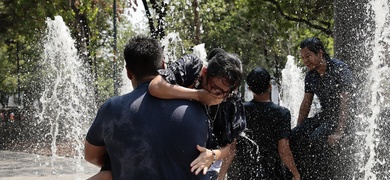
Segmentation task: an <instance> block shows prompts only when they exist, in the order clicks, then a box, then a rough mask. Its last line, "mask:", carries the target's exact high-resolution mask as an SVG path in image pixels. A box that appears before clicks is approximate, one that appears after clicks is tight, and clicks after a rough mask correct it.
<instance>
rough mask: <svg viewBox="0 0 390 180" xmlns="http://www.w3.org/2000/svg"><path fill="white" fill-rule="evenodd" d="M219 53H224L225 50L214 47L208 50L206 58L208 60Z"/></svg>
mask: <svg viewBox="0 0 390 180" xmlns="http://www.w3.org/2000/svg"><path fill="white" fill-rule="evenodd" d="M219 53H226V51H225V50H223V49H221V48H214V49H212V50H211V51H210V52H209V54H207V57H206V60H207V61H210V60H211V59H212V58H213V57H214V56H215V55H217V54H219Z"/></svg>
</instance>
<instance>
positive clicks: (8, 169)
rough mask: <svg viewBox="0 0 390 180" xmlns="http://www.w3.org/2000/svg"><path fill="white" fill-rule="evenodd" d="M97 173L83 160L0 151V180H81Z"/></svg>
mask: <svg viewBox="0 0 390 180" xmlns="http://www.w3.org/2000/svg"><path fill="white" fill-rule="evenodd" d="M97 172H99V168H98V167H96V166H94V165H92V164H89V163H88V162H86V161H85V160H83V159H75V158H66V157H50V156H44V155H36V154H27V153H21V152H11V151H0V180H3V179H4V180H5V179H7V180H19V179H20V180H22V179H23V180H25V179H28V180H30V179H31V180H49V179H50V180H51V179H61V180H76V179H80V180H82V179H87V178H89V177H91V176H92V175H94V174H96V173H97Z"/></svg>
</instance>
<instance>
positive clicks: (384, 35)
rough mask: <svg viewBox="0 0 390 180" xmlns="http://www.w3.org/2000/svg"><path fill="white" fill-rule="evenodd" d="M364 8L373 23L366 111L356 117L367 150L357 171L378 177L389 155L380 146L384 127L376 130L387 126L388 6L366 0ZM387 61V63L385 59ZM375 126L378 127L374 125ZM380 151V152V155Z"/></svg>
mask: <svg viewBox="0 0 390 180" xmlns="http://www.w3.org/2000/svg"><path fill="white" fill-rule="evenodd" d="M367 8H368V11H370V10H371V12H373V14H372V15H371V16H372V17H371V18H373V20H374V22H375V30H374V38H373V40H372V42H371V43H372V44H371V45H372V50H373V54H372V58H371V61H372V64H371V66H370V67H369V69H368V77H367V87H366V94H367V98H369V101H368V103H369V104H368V107H369V109H370V110H371V111H370V113H368V115H367V114H364V113H362V114H361V115H360V117H362V118H361V119H362V120H363V121H365V122H364V123H366V124H367V125H368V126H367V128H366V129H365V132H360V133H362V134H365V142H366V144H365V146H363V148H364V151H366V152H368V157H365V159H366V160H365V162H364V161H363V165H361V166H360V167H361V170H360V171H363V172H364V179H377V178H378V179H382V178H389V177H390V176H389V173H390V172H389V165H390V164H389V162H387V161H388V160H389V159H388V158H386V157H387V156H388V155H389V154H388V152H389V150H388V149H389V147H388V145H385V146H387V147H385V149H383V147H382V148H381V147H380V145H381V143H382V141H383V140H387V139H381V138H387V137H388V135H387V136H386V134H385V133H386V131H385V130H386V128H384V129H380V127H379V126H381V127H382V128H383V127H387V126H389V124H388V123H387V121H388V120H389V119H388V118H389V117H386V116H385V115H383V114H384V113H385V111H388V110H389V109H388V108H389V107H390V104H389V94H388V92H389V85H390V84H389V81H388V78H389V77H390V75H389V68H388V61H389V58H390V49H389V48H390V19H389V18H390V14H389V13H390V9H389V2H388V1H383V0H372V1H370V2H369V4H368V6H367ZM386 61H387V62H386ZM378 125H379V126H378ZM383 153H384V154H383Z"/></svg>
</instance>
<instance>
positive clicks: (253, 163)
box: [229, 67, 300, 180]
mask: <svg viewBox="0 0 390 180" xmlns="http://www.w3.org/2000/svg"><path fill="white" fill-rule="evenodd" d="M246 80H247V81H246V83H247V85H248V88H249V89H250V90H251V91H252V92H253V99H252V100H251V101H247V102H245V103H244V107H245V112H246V118H247V129H246V130H245V131H244V132H245V136H246V138H248V140H246V141H244V140H243V141H239V142H247V144H245V143H242V144H241V143H238V144H237V157H238V159H237V161H234V162H233V164H234V168H235V169H237V172H236V173H234V174H232V175H231V176H230V175H229V177H230V178H231V179H264V180H282V179H285V177H286V176H285V175H284V171H285V169H286V168H285V167H287V169H288V170H289V171H290V172H291V173H292V174H293V179H294V180H299V179H300V174H299V172H298V170H297V167H296V165H295V162H294V158H293V155H292V152H291V150H290V146H289V137H290V131H291V115H290V111H289V110H288V109H287V108H285V107H282V106H279V105H277V104H275V103H273V102H272V101H271V88H272V86H271V82H270V81H271V76H270V74H269V73H268V72H267V70H265V69H264V68H259V67H257V68H254V69H253V70H252V71H251V72H250V73H249V74H248V76H247V79H246ZM242 138H244V137H242ZM242 138H241V139H242ZM241 139H239V140H241ZM250 142H252V143H250ZM241 157H242V158H241ZM245 165H246V166H245ZM248 165H249V166H248Z"/></svg>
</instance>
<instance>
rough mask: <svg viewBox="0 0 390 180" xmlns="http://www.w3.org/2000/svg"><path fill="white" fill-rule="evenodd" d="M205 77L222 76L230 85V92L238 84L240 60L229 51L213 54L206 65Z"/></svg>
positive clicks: (240, 79) (239, 79) (240, 71)
mask: <svg viewBox="0 0 390 180" xmlns="http://www.w3.org/2000/svg"><path fill="white" fill-rule="evenodd" d="M206 76H207V78H208V79H209V78H213V77H217V78H223V79H224V80H226V81H227V82H224V83H225V84H229V85H230V89H229V91H230V92H232V91H234V90H235V89H237V87H238V86H240V84H241V81H242V78H243V75H242V70H241V61H240V59H239V58H238V56H236V55H233V54H230V53H227V52H225V53H217V54H215V55H214V56H213V57H212V58H211V59H210V61H209V62H208V65H207V73H206Z"/></svg>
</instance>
